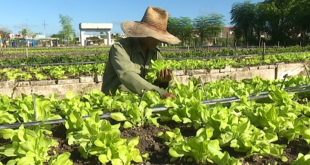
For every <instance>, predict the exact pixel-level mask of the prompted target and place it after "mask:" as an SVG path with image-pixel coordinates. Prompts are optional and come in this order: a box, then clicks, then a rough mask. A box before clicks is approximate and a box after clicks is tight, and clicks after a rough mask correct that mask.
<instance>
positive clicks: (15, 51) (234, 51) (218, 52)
mask: <svg viewBox="0 0 310 165" xmlns="http://www.w3.org/2000/svg"><path fill="white" fill-rule="evenodd" d="M109 49H110V47H46V48H44V47H30V48H5V49H0V56H12V57H16V58H18V56H20V57H22V56H24V55H25V54H26V53H28V55H30V56H46V55H62V56H63V55H77V54H87V53H90V54H107V52H108V51H109ZM160 49H161V50H162V52H163V54H164V55H165V56H170V57H179V56H184V57H188V56H193V55H194V56H230V55H249V54H261V53H262V52H263V51H264V50H265V53H268V54H270V53H273V54H274V53H287V52H304V51H310V46H304V47H300V46H291V47H267V48H263V47H252V48H251V47H250V48H243V47H194V48H193V47H191V48H189V47H160ZM184 53H185V54H184Z"/></svg>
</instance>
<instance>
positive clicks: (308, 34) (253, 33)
mask: <svg viewBox="0 0 310 165" xmlns="http://www.w3.org/2000/svg"><path fill="white" fill-rule="evenodd" d="M230 13H231V22H230V23H231V30H232V31H233V36H234V38H233V41H232V42H233V44H231V45H238V46H261V45H262V43H266V44H267V45H270V46H273V45H275V46H277V45H278V46H289V45H308V44H309V42H310V21H309V20H310V1H309V0H265V1H263V2H259V3H251V2H250V1H245V2H241V3H235V4H233V6H232V8H231V11H230ZM223 28H224V22H223V16H222V15H220V14H210V15H207V16H199V17H197V18H194V19H190V18H188V17H180V18H174V17H173V18H170V19H169V23H168V31H169V32H171V33H172V34H174V35H176V36H178V37H179V38H180V39H181V40H182V44H183V45H201V46H202V45H206V44H207V43H209V42H212V43H213V45H221V43H219V42H218V43H217V42H216V39H217V38H218V37H219V34H220V33H223ZM226 33H227V32H226ZM225 37H227V38H228V35H226V34H224V35H223V34H222V38H225ZM227 38H226V45H227ZM224 42H225V41H224ZM223 45H224V44H223V40H222V46H223Z"/></svg>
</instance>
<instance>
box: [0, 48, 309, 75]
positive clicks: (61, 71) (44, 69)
mask: <svg viewBox="0 0 310 165" xmlns="http://www.w3.org/2000/svg"><path fill="white" fill-rule="evenodd" d="M309 60H310V52H304V53H287V54H275V55H266V56H265V58H264V59H263V60H262V59H261V57H259V56H253V57H251V58H237V59H231V58H219V59H209V60H193V59H184V60H159V61H155V62H153V64H152V67H151V69H150V71H151V74H150V78H151V79H152V78H154V77H155V76H156V73H157V72H159V71H160V70H161V69H164V68H170V69H173V70H191V69H207V70H211V69H223V68H225V67H226V66H230V67H234V68H241V67H245V66H255V65H269V64H276V63H282V62H283V63H294V62H307V61H309ZM104 68H105V64H104V63H94V64H80V65H57V66H23V67H19V68H2V69H0V77H1V78H0V80H1V81H6V80H17V81H25V80H49V79H66V78H77V77H79V76H94V75H101V74H103V72H104Z"/></svg>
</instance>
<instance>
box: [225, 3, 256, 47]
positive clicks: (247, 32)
mask: <svg viewBox="0 0 310 165" xmlns="http://www.w3.org/2000/svg"><path fill="white" fill-rule="evenodd" d="M230 13H231V23H232V24H234V27H235V34H238V35H236V38H237V39H241V37H243V38H244V39H245V43H246V45H248V44H249V41H252V42H253V39H254V38H255V37H253V36H254V35H255V27H256V23H257V12H256V5H255V4H252V3H250V2H243V3H235V4H233V6H232V9H231V11H230ZM256 34H258V35H260V32H259V31H257V32H256Z"/></svg>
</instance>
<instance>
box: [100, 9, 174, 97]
mask: <svg viewBox="0 0 310 165" xmlns="http://www.w3.org/2000/svg"><path fill="white" fill-rule="evenodd" d="M167 24H168V12H167V11H165V10H163V9H160V8H157V7H148V8H147V9H146V11H145V13H144V16H143V18H142V20H141V21H140V22H138V21H136V22H132V21H128V22H123V23H122V25H121V27H122V30H123V31H124V33H125V34H126V35H127V38H124V39H121V40H120V41H119V42H117V43H115V44H114V45H113V46H112V47H111V49H110V52H109V59H108V62H107V64H106V69H105V72H104V74H103V84H102V91H103V92H104V93H106V94H114V93H115V91H116V90H117V89H119V90H122V91H131V92H134V93H137V94H142V93H143V91H144V90H155V91H157V92H158V93H159V94H160V95H161V97H162V98H168V97H174V95H173V94H171V93H169V92H167V91H166V90H165V89H164V88H166V87H167V86H168V84H169V81H170V80H171V79H172V72H171V70H169V69H164V70H162V71H160V73H159V74H158V79H157V80H156V81H155V83H154V84H152V83H150V82H148V81H147V80H145V76H146V75H147V72H148V69H149V67H150V64H151V60H157V59H162V57H161V56H160V52H159V50H158V49H157V48H156V46H157V45H158V44H160V43H161V42H164V43H169V44H178V43H179V42H180V40H179V39H178V38H177V37H175V36H173V35H172V34H170V33H169V32H168V31H167Z"/></svg>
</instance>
